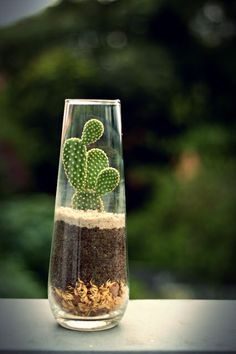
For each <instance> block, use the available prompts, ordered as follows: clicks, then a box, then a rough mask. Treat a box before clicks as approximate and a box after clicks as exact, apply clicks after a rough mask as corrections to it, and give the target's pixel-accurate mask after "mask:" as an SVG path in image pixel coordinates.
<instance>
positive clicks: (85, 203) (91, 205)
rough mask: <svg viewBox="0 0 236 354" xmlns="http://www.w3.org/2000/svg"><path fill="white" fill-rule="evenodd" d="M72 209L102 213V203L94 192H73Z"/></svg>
mask: <svg viewBox="0 0 236 354" xmlns="http://www.w3.org/2000/svg"><path fill="white" fill-rule="evenodd" d="M72 208H74V209H80V210H81V209H82V210H99V211H103V209H104V207H103V202H102V199H101V197H99V196H98V195H97V194H96V192H94V191H86V192H75V194H74V195H73V197H72Z"/></svg>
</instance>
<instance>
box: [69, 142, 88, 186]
mask: <svg viewBox="0 0 236 354" xmlns="http://www.w3.org/2000/svg"><path fill="white" fill-rule="evenodd" d="M63 164H64V169H65V173H66V176H67V178H68V180H69V182H70V184H71V185H72V187H74V188H75V189H76V190H77V189H80V190H81V189H83V188H84V187H85V181H86V172H87V158H86V146H85V145H84V144H82V142H81V140H80V139H78V138H71V139H67V140H66V141H65V144H64V148H63Z"/></svg>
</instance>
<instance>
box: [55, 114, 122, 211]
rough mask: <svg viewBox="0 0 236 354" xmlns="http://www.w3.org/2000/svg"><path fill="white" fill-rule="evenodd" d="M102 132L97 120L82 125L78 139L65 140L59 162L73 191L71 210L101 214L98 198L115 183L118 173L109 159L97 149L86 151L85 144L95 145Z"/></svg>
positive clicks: (101, 209)
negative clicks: (93, 211) (94, 211)
mask: <svg viewBox="0 0 236 354" xmlns="http://www.w3.org/2000/svg"><path fill="white" fill-rule="evenodd" d="M103 133H104V126H103V124H102V122H100V121H99V120H98V119H95V118H93V119H90V120H89V121H88V122H87V123H85V125H84V128H83V132H82V137H81V139H79V138H70V139H66V141H65V143H64V146H63V153H62V155H63V156H62V161H63V165H64V170H65V174H66V176H67V179H68V181H69V183H70V185H71V186H72V187H73V188H74V189H75V193H74V194H73V196H72V202H71V205H72V208H74V209H81V210H90V209H92V210H99V211H103V210H104V206H103V201H102V198H101V197H102V196H103V195H105V194H107V193H109V192H112V191H113V190H114V189H115V188H116V187H117V186H118V184H119V181H120V175H119V172H118V171H117V170H116V169H115V168H113V167H109V159H108V157H107V155H106V153H105V152H104V151H103V150H101V149H97V148H95V149H90V150H89V151H87V147H86V145H90V144H92V143H94V142H96V141H97V140H98V139H100V138H101V136H102V135H103Z"/></svg>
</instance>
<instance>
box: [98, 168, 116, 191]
mask: <svg viewBox="0 0 236 354" xmlns="http://www.w3.org/2000/svg"><path fill="white" fill-rule="evenodd" d="M119 182H120V175H119V172H118V171H117V170H116V169H115V168H112V167H107V168H105V169H104V170H102V171H101V172H100V173H99V175H98V177H97V181H96V188H95V190H96V192H97V194H98V195H99V196H101V195H104V194H106V193H109V192H112V191H113V190H114V189H115V188H116V187H117V186H118V184H119Z"/></svg>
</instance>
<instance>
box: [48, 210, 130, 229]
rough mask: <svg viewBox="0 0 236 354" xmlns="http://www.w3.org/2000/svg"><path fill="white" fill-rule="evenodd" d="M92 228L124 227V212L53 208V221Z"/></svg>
mask: <svg viewBox="0 0 236 354" xmlns="http://www.w3.org/2000/svg"><path fill="white" fill-rule="evenodd" d="M59 220H62V221H64V222H66V223H67V224H71V225H76V226H79V227H87V228H88V229H92V228H94V227H98V228H99V229H119V228H122V227H125V214H118V213H117V214H116V213H107V212H104V211H103V212H98V211H96V210H87V211H84V210H76V209H72V208H66V207H59V208H56V210H55V221H59Z"/></svg>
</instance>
